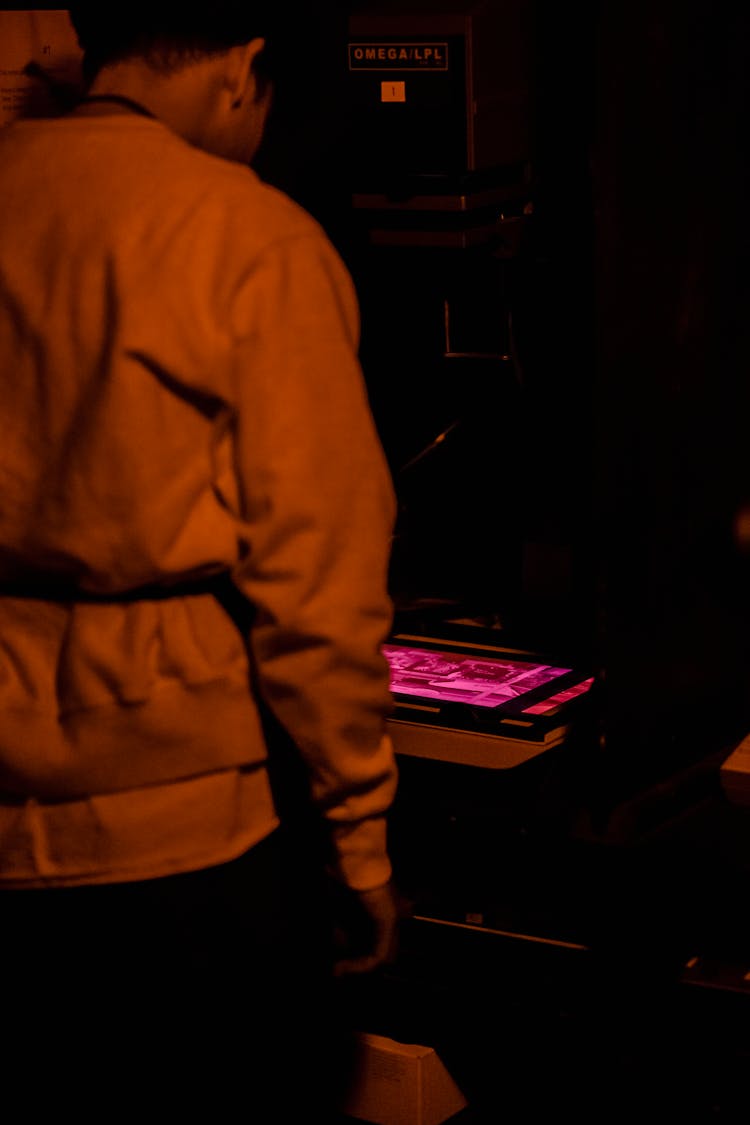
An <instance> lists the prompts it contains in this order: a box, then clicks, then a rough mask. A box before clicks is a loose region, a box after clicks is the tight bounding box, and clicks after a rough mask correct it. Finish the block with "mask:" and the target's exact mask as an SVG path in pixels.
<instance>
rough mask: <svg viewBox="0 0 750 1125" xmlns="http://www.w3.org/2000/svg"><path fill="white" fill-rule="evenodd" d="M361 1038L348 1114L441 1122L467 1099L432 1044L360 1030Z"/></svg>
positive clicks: (405, 1124) (397, 1122)
mask: <svg viewBox="0 0 750 1125" xmlns="http://www.w3.org/2000/svg"><path fill="white" fill-rule="evenodd" d="M359 1039H360V1046H361V1055H360V1069H359V1074H358V1078H357V1081H356V1082H355V1084H354V1088H353V1090H352V1092H351V1094H350V1096H349V1100H348V1102H347V1104H346V1105H345V1107H344V1109H345V1112H346V1113H347V1114H349V1116H351V1117H356V1118H358V1119H359V1120H360V1121H366V1122H368V1123H370V1125H442V1122H444V1121H447V1120H448V1118H450V1117H453V1115H454V1114H456V1113H458V1112H459V1110H462V1109H463V1108H464V1107H465V1106H466V1105H467V1104H468V1103H467V1101H466V1098H465V1097H464V1095H463V1094H462V1093H461V1091H460V1089H459V1088H458V1086H457V1085H456V1083H455V1082H454V1080H453V1078H452V1077H451V1075H450V1074H449V1073H448V1070H447V1069H446V1067H445V1065H444V1064H443V1062H442V1060H441V1059H440V1058H439V1056H438V1055H437V1053H436V1052H435V1050H434V1049H433V1048H432V1047H423V1046H421V1045H419V1044H415V1043H398V1042H396V1040H394V1039H388V1038H386V1037H385V1036H382V1035H368V1034H364V1033H363V1034H361V1035H360V1036H359Z"/></svg>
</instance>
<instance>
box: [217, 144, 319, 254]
mask: <svg viewBox="0 0 750 1125" xmlns="http://www.w3.org/2000/svg"><path fill="white" fill-rule="evenodd" d="M197 162H200V163H201V165H202V175H203V177H204V183H203V193H204V194H205V199H206V203H207V205H208V206H209V207H213V208H216V209H217V210H221V211H222V213H223V214H224V216H225V218H226V219H227V220H228V221H230V222H233V224H236V225H237V227H239V228H244V229H246V230H247V229H248V224H249V223H250V222H251V226H252V229H253V230H254V231H255V232H256V234H257V236H259V237H260V238H261V240H262V241H266V242H273V241H276V240H278V239H283V238H293V237H319V238H321V237H324V236H323V231H322V228H321V226H320V224H319V223H318V221H317V220H316V219H315V218H314V217H313V216H312V215H311V214H310V213H309V212H308V211H307V210H305V208H304V207H302V206H301V205H300V204H299V203H297V202H296V201H295V200H294V199H292V197H291V196H290V195H288V194H287V193H286V192H285V191H283V190H281V189H280V188H277V187H275V186H274V185H273V184H270V183H268V182H267V181H265V180H263V179H261V177H260V176H259V175H258V174H257V173H256V172H255V171H254V170H253V169H251V168H249V167H247V166H246V165H242V164H234V163H232V162H231V161H228V160H222V159H220V158H218V157H213V156H209V155H207V154H204V153H200V154H197V157H196V163H197ZM195 187H196V189H197V190H199V191H200V188H199V187H198V182H197V180H196V181H195Z"/></svg>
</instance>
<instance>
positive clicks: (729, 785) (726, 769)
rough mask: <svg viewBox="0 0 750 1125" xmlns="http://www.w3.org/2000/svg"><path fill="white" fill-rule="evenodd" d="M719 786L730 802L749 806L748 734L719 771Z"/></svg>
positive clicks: (749, 758)
mask: <svg viewBox="0 0 750 1125" xmlns="http://www.w3.org/2000/svg"><path fill="white" fill-rule="evenodd" d="M719 775H720V777H721V785H722V788H723V789H724V792H725V793H726V795H727V797H728V798H729V800H730V801H732V802H734V804H737V805H750V734H748V735H746V736H745V737H744V738H743V739H742V741H741V742H740V744H739V745H738V746H736V747H735V748H734V750H733V751H732V753H731V754H730V755H729V757H728V758H727V759H726V761H724V762H723V763H722V765H721V768H720V769H719Z"/></svg>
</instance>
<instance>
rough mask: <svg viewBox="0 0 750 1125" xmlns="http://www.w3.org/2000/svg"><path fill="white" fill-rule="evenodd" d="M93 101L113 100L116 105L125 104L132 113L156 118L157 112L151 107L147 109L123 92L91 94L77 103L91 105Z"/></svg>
mask: <svg viewBox="0 0 750 1125" xmlns="http://www.w3.org/2000/svg"><path fill="white" fill-rule="evenodd" d="M92 102H113V103H114V104H115V105H121V106H124V108H125V109H129V110H130V111H131V112H132V113H140V115H141V117H153V118H154V119H156V114H155V113H152V112H151V110H150V109H146V107H145V105H141V103H140V102H136V101H134V100H133V98H126V97H125V96H124V95H123V94H89V96H88V97H86V98H81V99H80V100H79V101H78V102H77V105H90V104H91V103H92Z"/></svg>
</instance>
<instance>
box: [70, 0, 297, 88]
mask: <svg viewBox="0 0 750 1125" xmlns="http://www.w3.org/2000/svg"><path fill="white" fill-rule="evenodd" d="M272 6H273V0H265V2H264V3H258V2H255V3H254V2H253V0H244V3H243V2H242V0H237V2H235V3H232V2H231V0H230V2H224V0H211V3H209V4H201V5H193V4H180V5H176V4H175V5H169V4H163V3H159V2H158V0H155V2H152V3H141V2H138V0H135V2H134V3H123V4H120V5H116V6H114V7H113V6H111V5H109V4H102V3H93V4H74V5H73V6H72V7H71V8H68V9H67V11H68V15H69V17H70V22H71V23H72V25H73V29H74V31H75V33H76V35H77V37H78V43H79V46H80V47H81V50H82V51H83V56H84V59H83V67H84V75H85V77H86V79H87V80H89V81H90V80H91V79H93V78H94V76H95V75H96V74H97V73H98V71H99V70H101V68H102V67H103V66H106V65H107V64H108V63H114V62H120V61H121V60H123V59H128V58H134V57H140V58H144V59H146V60H147V61H148V63H149V64H150V65H151V66H153V67H155V68H156V69H158V70H161V71H164V72H167V73H168V72H169V71H172V70H176V69H179V68H180V67H182V66H184V65H185V64H186V63H188V62H191V61H195V60H197V59H200V58H202V57H204V56H205V55H212V54H218V53H220V52H222V51H226V50H228V49H229V48H230V47H235V46H238V45H240V44H242V43H249V42H250V40H251V39H256V38H264V39H266V48H265V50H264V51H263V52H262V54H261V56H259V59H258V64H257V67H258V69H259V70H260V72H261V76H262V77H264V78H271V77H273V75H272V73H271V70H272V56H273V41H274V30H275V29H274V20H273V17H272V16H271V15H270V9H271V8H272Z"/></svg>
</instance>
